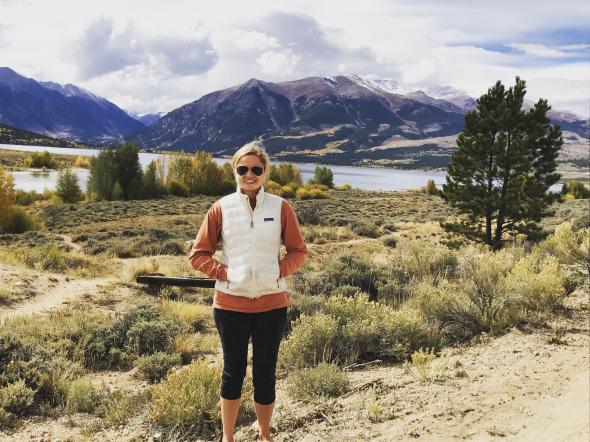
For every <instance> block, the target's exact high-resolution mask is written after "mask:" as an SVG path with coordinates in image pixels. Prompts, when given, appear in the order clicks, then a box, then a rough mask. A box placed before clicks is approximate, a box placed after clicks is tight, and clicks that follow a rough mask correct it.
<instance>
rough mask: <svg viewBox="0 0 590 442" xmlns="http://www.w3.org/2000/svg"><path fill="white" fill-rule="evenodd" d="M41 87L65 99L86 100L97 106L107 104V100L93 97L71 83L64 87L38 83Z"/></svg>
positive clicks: (56, 84) (55, 84)
mask: <svg viewBox="0 0 590 442" xmlns="http://www.w3.org/2000/svg"><path fill="white" fill-rule="evenodd" d="M39 83H40V84H41V85H42V86H44V87H46V88H47V89H51V90H54V91H57V92H59V93H60V94H62V95H63V96H65V97H80V98H84V99H86V100H92V101H94V102H96V103H99V104H105V103H107V100H106V99H104V98H102V97H99V96H97V95H94V94H93V93H92V92H90V91H87V90H86V89H83V88H81V87H79V86H76V85H73V84H71V83H67V84H65V85H62V84H59V83H55V82H53V81H40V82H39Z"/></svg>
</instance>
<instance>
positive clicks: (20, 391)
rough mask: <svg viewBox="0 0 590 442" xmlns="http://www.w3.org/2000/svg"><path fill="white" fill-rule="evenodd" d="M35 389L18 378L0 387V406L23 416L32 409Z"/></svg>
mask: <svg viewBox="0 0 590 442" xmlns="http://www.w3.org/2000/svg"><path fill="white" fill-rule="evenodd" d="M34 398H35V390H33V389H32V388H29V387H28V386H27V385H26V384H25V381H23V380H20V381H17V382H14V383H12V384H8V385H7V386H6V387H3V388H0V407H1V408H4V410H6V411H7V412H9V413H13V414H15V415H17V416H24V415H26V414H28V413H29V412H31V411H32V408H33V404H34Z"/></svg>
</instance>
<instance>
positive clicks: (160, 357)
mask: <svg viewBox="0 0 590 442" xmlns="http://www.w3.org/2000/svg"><path fill="white" fill-rule="evenodd" d="M180 362H181V359H180V355H178V354H168V353H162V352H157V353H154V354H151V355H148V356H142V357H140V358H137V359H136V361H135V366H136V367H137V369H138V371H139V372H140V373H141V374H142V376H143V378H144V379H145V380H146V381H148V382H149V383H150V384H153V383H155V382H159V381H160V380H161V379H163V378H165V377H166V375H167V374H168V372H169V371H170V370H171V369H172V368H174V367H176V366H178V365H180Z"/></svg>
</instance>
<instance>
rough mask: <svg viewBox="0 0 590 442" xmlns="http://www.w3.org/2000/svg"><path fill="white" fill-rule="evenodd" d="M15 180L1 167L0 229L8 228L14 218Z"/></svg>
mask: <svg viewBox="0 0 590 442" xmlns="http://www.w3.org/2000/svg"><path fill="white" fill-rule="evenodd" d="M14 203H15V195H14V178H13V177H12V175H11V174H9V173H7V172H5V171H4V169H3V168H2V167H0V227H6V226H7V225H8V224H9V223H10V222H11V221H12V218H13V216H14Z"/></svg>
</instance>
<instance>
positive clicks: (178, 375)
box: [149, 361, 221, 433]
mask: <svg viewBox="0 0 590 442" xmlns="http://www.w3.org/2000/svg"><path fill="white" fill-rule="evenodd" d="M220 382H221V368H220V367H219V366H217V367H210V366H209V364H208V363H207V362H206V361H196V362H193V363H191V364H190V365H189V366H187V367H186V368H185V369H184V370H181V371H177V372H175V373H172V374H170V376H168V377H167V378H166V379H165V380H164V381H162V382H161V383H160V384H158V385H156V386H155V387H154V388H153V390H152V397H153V400H152V407H151V409H150V410H149V418H150V420H151V421H152V422H155V423H157V424H159V425H163V426H165V427H193V428H195V429H197V430H200V431H202V432H205V433H210V432H213V431H214V430H215V428H216V427H217V425H218V423H219V420H220V417H219V411H218V409H217V404H218V401H219V384H220Z"/></svg>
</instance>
